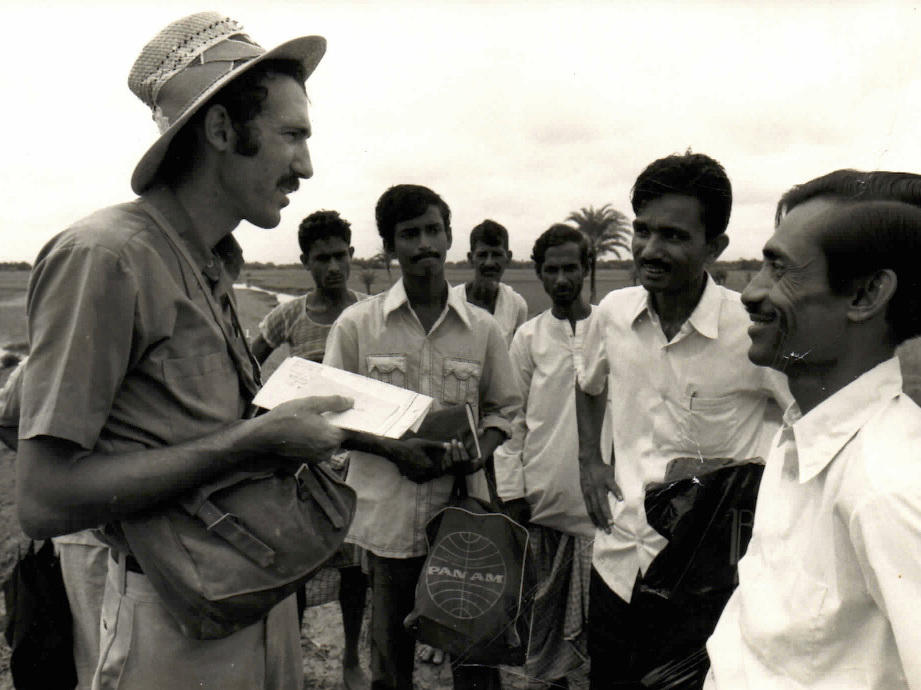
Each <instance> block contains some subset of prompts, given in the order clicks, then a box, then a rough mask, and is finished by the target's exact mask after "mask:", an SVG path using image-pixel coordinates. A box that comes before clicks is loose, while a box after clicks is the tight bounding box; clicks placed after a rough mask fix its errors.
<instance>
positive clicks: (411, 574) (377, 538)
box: [324, 184, 521, 690]
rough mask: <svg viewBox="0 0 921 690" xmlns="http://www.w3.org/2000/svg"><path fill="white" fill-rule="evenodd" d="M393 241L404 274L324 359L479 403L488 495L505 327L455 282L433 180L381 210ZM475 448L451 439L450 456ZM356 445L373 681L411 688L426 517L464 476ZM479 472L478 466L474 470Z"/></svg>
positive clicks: (381, 204)
mask: <svg viewBox="0 0 921 690" xmlns="http://www.w3.org/2000/svg"><path fill="white" fill-rule="evenodd" d="M375 216H376V219H377V227H378V232H379V233H380V235H381V238H382V239H383V242H384V249H385V250H386V251H387V253H388V254H390V255H391V256H395V257H396V259H397V261H398V262H399V264H400V270H401V271H402V274H403V277H402V279H401V280H399V281H398V282H397V283H395V284H394V285H393V287H391V288H390V289H389V290H388V291H387V292H384V293H381V294H379V295H375V296H373V297H371V298H369V299H366V300H364V301H361V302H358V303H356V304H354V305H352V306H351V307H349V308H348V309H346V310H345V311H343V312H342V314H341V316H340V317H339V318H338V319H337V321H336V323H335V324H333V328H332V330H331V331H330V334H329V339H328V340H327V343H326V356H325V358H324V363H325V364H329V365H332V366H335V367H339V368H340V369H345V370H348V371H352V372H355V373H358V374H362V375H364V376H370V377H372V378H375V379H378V380H381V381H384V382H386V383H391V384H394V385H397V386H401V387H403V388H408V389H410V390H414V391H418V392H420V393H425V394H426V395H430V396H432V397H433V398H434V399H435V408H434V409H435V410H436V411H437V410H440V409H444V408H447V407H453V406H457V405H463V404H465V403H470V404H471V405H472V406H473V408H474V410H475V411H476V412H477V414H478V419H479V420H480V430H481V431H480V435H479V445H480V449H481V453H482V454H481V456H480V458H475V459H474V460H472V461H469V462H467V463H466V464H464V465H461V464H458V463H451V464H452V465H453V466H454V467H456V468H457V469H454V470H452V471H466V472H469V473H470V474H471V476H469V477H468V484H469V485H471V487H470V490H471V492H472V493H476V494H478V495H480V496H485V495H486V493H485V486H484V485H483V473H482V471H480V468H481V466H482V463H483V459H485V458H487V457H489V456H490V455H491V454H492V452H493V451H494V450H495V448H496V447H497V446H498V445H499V444H500V443H502V442H503V441H504V440H505V439H506V438H508V437H509V435H510V432H511V421H512V419H513V418H514V416H515V413H516V412H517V410H518V408H519V406H520V404H521V399H520V396H519V394H518V388H517V386H516V384H515V379H514V377H513V375H512V370H511V364H510V362H509V358H508V351H507V349H506V344H505V340H504V338H503V337H502V333H501V332H500V330H499V326H498V324H497V323H496V321H495V319H493V318H492V317H491V316H490V315H489V314H488V313H486V312H485V311H484V310H482V309H480V308H478V307H475V306H473V305H470V304H468V303H467V301H466V300H465V299H464V298H463V297H462V296H461V295H459V294H457V293H456V292H454V291H453V290H450V289H449V287H448V282H447V280H445V274H444V264H445V258H446V255H447V251H448V249H449V248H450V247H451V211H450V209H449V208H448V205H447V204H446V203H445V202H444V200H443V199H442V198H441V197H440V196H439V195H438V194H436V193H435V192H433V191H432V190H431V189H428V188H427V187H422V186H419V185H410V184H401V185H396V186H394V187H391V188H390V189H388V190H387V191H386V192H384V194H383V195H382V196H381V198H380V199H379V200H378V202H377V207H376V209H375ZM472 445H473V444H472V441H471V442H468V448H459V447H457V441H454V442H453V447H452V448H451V449H450V452H451V453H452V459H453V460H457V459H458V457H457V454H458V453H461V454H462V455H463V456H465V457H469V456H473V453H470V452H469V451H470V449H471V448H472ZM364 450H366V451H370V452H362V451H361V450H359V451H358V452H355V451H353V452H352V453H351V460H350V465H349V473H348V478H347V481H348V483H349V485H350V486H351V487H352V488H354V489H355V491H356V493H357V494H358V507H357V509H356V513H355V520H354V522H353V523H352V527H351V529H350V531H349V536H348V541H350V542H352V543H355V544H358V545H359V546H361V547H362V548H364V549H366V550H367V551H368V567H369V573H370V579H371V596H372V614H371V672H372V687H373V688H399V689H401V690H402V689H404V688H405V689H409V688H412V676H413V662H414V647H415V640H414V638H413V636H412V634H411V633H409V632H408V631H407V630H406V629H405V627H404V626H403V621H404V620H405V618H406V616H407V615H408V614H409V613H410V612H411V611H412V609H413V604H414V596H415V588H416V582H417V581H418V579H419V575H420V573H421V570H422V566H423V564H424V561H425V554H426V550H427V544H426V538H425V526H426V523H427V522H428V521H429V519H430V518H431V517H432V516H433V515H434V514H435V513H436V512H438V511H439V510H440V509H441V508H444V507H445V506H446V505H447V504H448V501H449V500H450V495H451V489H452V486H453V483H454V477H453V476H452V474H451V473H449V472H447V471H444V472H442V473H441V474H440V475H431V474H430V475H427V476H425V477H415V478H408V477H406V476H404V475H402V474H401V472H400V471H399V469H398V468H397V467H396V466H395V465H393V464H392V463H390V462H388V461H387V460H385V459H384V458H382V457H380V456H379V455H377V454H376V453H375V452H374V450H373V449H371V448H366V449H364ZM474 473H475V474H474ZM452 671H453V674H454V686H455V688H477V689H478V690H479V689H483V690H489V689H490V688H497V687H498V686H499V675H498V670H497V669H495V668H486V667H475V666H453V667H452Z"/></svg>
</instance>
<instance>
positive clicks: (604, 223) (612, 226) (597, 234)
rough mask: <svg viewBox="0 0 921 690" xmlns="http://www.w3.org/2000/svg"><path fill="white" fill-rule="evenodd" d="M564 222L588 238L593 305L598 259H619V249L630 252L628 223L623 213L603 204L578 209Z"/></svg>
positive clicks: (629, 226) (593, 301)
mask: <svg viewBox="0 0 921 690" xmlns="http://www.w3.org/2000/svg"><path fill="white" fill-rule="evenodd" d="M566 220H567V222H572V223H574V224H575V226H576V227H577V228H578V229H579V230H581V231H582V232H583V233H585V235H586V237H588V244H589V247H590V248H591V250H592V253H591V257H590V259H589V260H590V262H591V265H590V266H589V269H590V283H589V284H590V285H591V302H592V303H593V304H594V303H595V268H596V267H597V263H598V257H599V256H602V255H604V254H609V253H610V254H614V256H615V257H616V258H618V259H619V258H620V250H621V249H624V250H627V251H629V250H630V244H629V241H630V234H631V225H630V221H629V220H627V216H625V215H624V214H623V213H621V212H620V211H618V210H617V209H614V208H611V204H605V205H604V206H602V207H601V208H594V207H593V206H589V207H588V208H585V207H583V208H580V209H579V210H578V211H573V212H572V213H570V214H569V216H568V217H567V218H566Z"/></svg>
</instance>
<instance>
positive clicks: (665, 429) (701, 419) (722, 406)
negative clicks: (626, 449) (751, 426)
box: [652, 393, 744, 457]
mask: <svg viewBox="0 0 921 690" xmlns="http://www.w3.org/2000/svg"><path fill="white" fill-rule="evenodd" d="M743 404H744V396H742V395H740V394H738V393H730V394H728V395H719V396H708V395H706V394H704V395H697V394H693V395H685V396H682V397H681V398H680V400H675V399H674V398H670V397H666V398H663V399H662V401H661V402H660V403H658V404H657V405H655V406H654V407H653V409H652V413H653V417H654V424H653V428H654V439H655V445H656V447H657V448H659V449H660V450H661V451H667V452H673V453H679V454H683V455H689V456H703V457H732V453H733V452H734V446H735V445H738V443H737V442H738V441H739V439H738V438H737V436H738V435H739V432H740V429H739V420H740V417H741V409H740V406H741V405H743Z"/></svg>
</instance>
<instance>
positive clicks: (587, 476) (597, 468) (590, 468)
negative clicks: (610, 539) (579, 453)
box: [579, 462, 624, 534]
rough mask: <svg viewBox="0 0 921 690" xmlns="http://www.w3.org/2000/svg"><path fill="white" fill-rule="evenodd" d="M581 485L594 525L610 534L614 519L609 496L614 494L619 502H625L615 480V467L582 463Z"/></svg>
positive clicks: (580, 466)
mask: <svg viewBox="0 0 921 690" xmlns="http://www.w3.org/2000/svg"><path fill="white" fill-rule="evenodd" d="M579 483H580V485H581V487H582V497H583V498H584V499H585V508H586V510H587V511H588V516H589V518H590V519H591V521H592V524H594V525H595V527H597V528H598V529H600V530H602V531H604V532H605V533H607V534H610V533H611V524H612V523H613V517H612V515H611V507H610V506H609V505H608V494H609V493H612V494H614V498H616V499H617V500H618V501H622V500H624V495H623V493H622V492H621V490H620V487H619V486H618V485H617V481H616V480H615V478H614V465H606V464H604V463H603V462H582V463H580V464H579Z"/></svg>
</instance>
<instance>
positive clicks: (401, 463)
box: [387, 438, 447, 484]
mask: <svg viewBox="0 0 921 690" xmlns="http://www.w3.org/2000/svg"><path fill="white" fill-rule="evenodd" d="M446 445H447V444H445V443H442V442H440V441H428V440H426V439H424V438H410V439H406V440H404V441H390V442H389V443H388V444H387V458H388V459H389V460H390V461H391V462H392V463H393V464H395V465H396V466H397V468H398V469H399V470H400V474H402V475H403V476H404V477H406V478H407V479H409V480H410V481H413V482H416V484H424V483H425V482H427V481H431V480H432V479H436V478H437V477H440V476H442V475H443V474H444V473H445V471H444V457H445V452H446V451H445V446H446Z"/></svg>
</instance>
